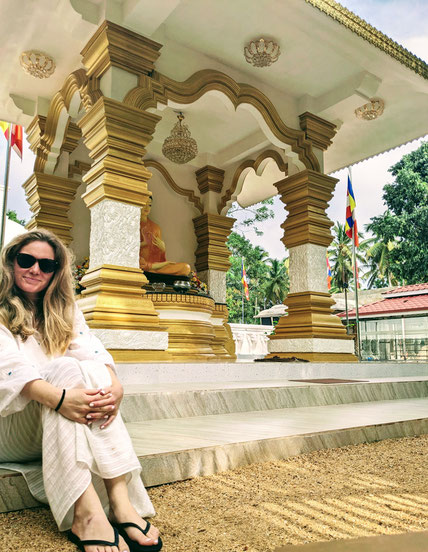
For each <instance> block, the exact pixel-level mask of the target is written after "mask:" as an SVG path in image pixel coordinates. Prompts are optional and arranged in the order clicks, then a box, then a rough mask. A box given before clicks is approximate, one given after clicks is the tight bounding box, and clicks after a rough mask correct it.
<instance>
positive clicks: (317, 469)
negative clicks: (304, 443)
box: [0, 435, 428, 552]
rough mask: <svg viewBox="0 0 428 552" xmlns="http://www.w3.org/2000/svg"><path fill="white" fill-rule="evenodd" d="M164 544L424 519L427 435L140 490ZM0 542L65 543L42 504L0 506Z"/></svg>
mask: <svg viewBox="0 0 428 552" xmlns="http://www.w3.org/2000/svg"><path fill="white" fill-rule="evenodd" d="M149 493H150V496H151V498H152V500H153V502H154V505H155V508H156V509H157V512H158V513H157V516H156V519H155V520H154V521H155V524H156V525H157V526H158V527H159V529H160V530H161V533H162V536H163V540H164V542H165V546H164V550H165V552H241V551H247V552H271V551H273V550H274V549H275V548H276V547H277V546H283V545H285V544H303V543H306V542H314V541H325V540H330V539H344V538H356V537H360V536H370V535H379V534H392V533H403V532H410V531H421V530H425V529H428V436H426V435H424V436H421V437H415V438H405V439H398V440H387V441H381V442H379V443H373V444H369V445H356V446H349V447H345V448H341V449H332V450H322V451H317V452H313V453H311V454H307V455H302V456H297V457H294V458H290V459H288V460H283V461H280V462H265V463H261V464H253V465H251V466H247V467H245V468H241V469H238V470H233V471H229V472H224V473H221V474H218V475H213V476H209V477H200V478H196V479H193V480H189V481H184V482H180V483H174V484H170V485H162V486H160V487H156V488H152V489H150V490H149ZM0 550H1V551H2V552H58V551H61V552H75V551H76V550H77V549H76V548H75V547H74V546H73V545H72V544H71V543H69V542H68V541H67V539H66V538H65V537H64V535H62V534H60V533H58V531H57V529H56V526H55V523H54V521H53V519H52V516H51V515H50V512H49V510H48V509H45V508H39V509H35V510H25V511H20V512H11V513H8V514H0Z"/></svg>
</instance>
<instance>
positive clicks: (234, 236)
mask: <svg viewBox="0 0 428 552" xmlns="http://www.w3.org/2000/svg"><path fill="white" fill-rule="evenodd" d="M227 246H228V248H229V250H230V252H231V257H230V262H231V267H230V269H229V270H228V272H227V274H226V303H227V306H228V309H229V321H230V322H241V321H242V293H243V288H242V281H241V279H242V272H241V270H242V260H244V264H245V270H246V273H247V277H248V279H249V292H250V300H249V301H247V300H246V299H245V297H244V322H245V323H246V324H254V323H255V320H254V316H255V315H256V314H257V312H258V310H259V307H260V305H263V300H264V293H263V289H264V285H265V281H266V278H267V274H268V266H267V264H266V259H267V257H268V253H267V251H265V250H264V249H263V248H262V247H259V246H254V245H252V243H251V242H250V240H248V239H247V238H245V237H244V236H241V235H240V234H238V233H237V232H232V233H231V234H230V236H229V239H228V241H227Z"/></svg>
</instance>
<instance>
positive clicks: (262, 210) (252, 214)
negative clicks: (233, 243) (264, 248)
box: [228, 198, 275, 236]
mask: <svg viewBox="0 0 428 552" xmlns="http://www.w3.org/2000/svg"><path fill="white" fill-rule="evenodd" d="M272 205H273V199H272V198H270V199H265V200H263V201H261V202H260V203H256V204H255V205H252V206H251V207H241V206H240V205H239V204H238V203H237V202H235V203H233V205H232V206H231V208H230V209H229V212H228V216H229V217H233V216H234V215H235V216H236V215H237V216H238V218H239V219H241V218H242V217H244V218H242V220H239V221H237V223H235V231H237V232H239V233H241V234H245V232H246V231H248V230H254V232H255V233H256V235H257V236H263V232H262V231H261V230H260V229H259V228H258V226H257V224H258V223H259V222H264V221H266V220H268V219H272V218H274V216H275V213H274V212H273V210H272V209H271V208H270V207H271V206H272Z"/></svg>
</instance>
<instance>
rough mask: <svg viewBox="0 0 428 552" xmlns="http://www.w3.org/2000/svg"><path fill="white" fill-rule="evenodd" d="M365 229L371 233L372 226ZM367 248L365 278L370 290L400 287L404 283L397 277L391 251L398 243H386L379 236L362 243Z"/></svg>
mask: <svg viewBox="0 0 428 552" xmlns="http://www.w3.org/2000/svg"><path fill="white" fill-rule="evenodd" d="M365 229H366V230H367V231H371V230H372V227H371V224H367V225H366V227H365ZM362 245H363V246H365V248H366V268H367V270H366V272H364V274H363V278H364V279H365V280H366V285H367V288H368V289H371V288H380V287H387V286H398V285H400V284H401V283H402V282H400V281H399V280H398V278H397V277H396V276H395V273H394V269H395V263H394V262H393V261H392V259H391V251H392V250H393V249H394V247H396V242H394V241H390V242H384V241H382V240H381V239H379V237H378V236H373V237H371V238H367V239H366V240H364V242H363V243H362Z"/></svg>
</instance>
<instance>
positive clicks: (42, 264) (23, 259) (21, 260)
mask: <svg viewBox="0 0 428 552" xmlns="http://www.w3.org/2000/svg"><path fill="white" fill-rule="evenodd" d="M16 262H17V263H18V265H19V266H20V267H21V268H30V267H32V266H33V265H35V264H36V263H39V268H40V270H41V271H42V272H44V273H45V274H50V273H51V272H55V270H56V269H57V268H58V262H57V261H54V260H53V259H36V257H33V255H27V253H18V254H17V255H16Z"/></svg>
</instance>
